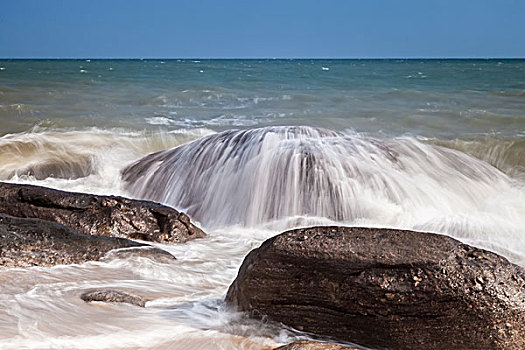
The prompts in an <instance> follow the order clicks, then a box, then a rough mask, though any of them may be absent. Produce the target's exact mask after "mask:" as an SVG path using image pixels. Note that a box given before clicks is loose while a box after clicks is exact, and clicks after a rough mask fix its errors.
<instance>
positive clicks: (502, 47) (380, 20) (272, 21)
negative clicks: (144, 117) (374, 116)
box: [0, 0, 525, 58]
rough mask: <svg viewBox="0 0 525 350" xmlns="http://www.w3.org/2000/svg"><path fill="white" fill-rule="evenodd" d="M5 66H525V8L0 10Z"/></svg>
mask: <svg viewBox="0 0 525 350" xmlns="http://www.w3.org/2000/svg"><path fill="white" fill-rule="evenodd" d="M0 57H1V58H389V57H391V58H393V57H396V58H419V57H422V58H431V57H454V58H459V57H520V58H523V57H525V1H523V0H468V1H467V0H455V1H448V0H443V1H439V0H434V1H429V0H302V1H295V0H244V1H240V0H239V1H235V0H215V1H211V0H202V1H199V0H189V1H185V0H180V1H176V0H173V1H167V0H166V1H161V0H148V1H146V0H144V1H135V0H125V1H122V0H103V1H102V0H83V1H78V0H62V1H59V0H46V1H44V0H31V1H30V0H0Z"/></svg>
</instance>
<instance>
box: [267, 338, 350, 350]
mask: <svg viewBox="0 0 525 350" xmlns="http://www.w3.org/2000/svg"><path fill="white" fill-rule="evenodd" d="M274 350H357V348H351V347H348V346H343V345H337V344H332V343H321V342H317V341H312V340H300V341H296V342H293V343H291V344H286V345H283V346H280V347H278V348H275V349H274Z"/></svg>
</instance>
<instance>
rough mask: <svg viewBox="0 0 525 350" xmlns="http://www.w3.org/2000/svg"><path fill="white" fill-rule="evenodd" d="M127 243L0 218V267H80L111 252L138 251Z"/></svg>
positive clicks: (52, 225)
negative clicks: (120, 249) (71, 265)
mask: <svg viewBox="0 0 525 350" xmlns="http://www.w3.org/2000/svg"><path fill="white" fill-rule="evenodd" d="M140 246H144V244H141V243H138V242H133V241H131V240H129V239H124V238H114V237H97V236H90V235H86V234H84V233H81V232H78V231H77V230H74V229H72V228H69V227H66V226H64V225H61V224H58V223H56V222H50V221H44V220H40V219H27V218H15V217H11V216H8V215H4V214H0V266H2V267H8V268H10V267H28V266H54V265H57V264H81V263H84V262H86V261H89V260H99V259H100V258H102V257H103V256H104V255H105V254H106V253H107V252H109V251H110V250H113V249H118V248H126V247H140Z"/></svg>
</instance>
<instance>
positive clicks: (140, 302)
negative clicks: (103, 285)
mask: <svg viewBox="0 0 525 350" xmlns="http://www.w3.org/2000/svg"><path fill="white" fill-rule="evenodd" d="M80 299H82V300H84V301H85V302H87V303H88V302H92V301H103V302H107V303H127V304H132V305H136V306H140V307H144V306H146V302H147V299H145V298H144V297H142V296H140V295H134V294H131V293H128V292H123V291H120V290H115V289H93V290H89V291H86V292H84V293H82V295H80Z"/></svg>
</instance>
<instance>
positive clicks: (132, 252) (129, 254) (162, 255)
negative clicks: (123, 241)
mask: <svg viewBox="0 0 525 350" xmlns="http://www.w3.org/2000/svg"><path fill="white" fill-rule="evenodd" d="M129 258H132V259H137V258H148V259H151V260H154V261H157V262H160V263H164V264H169V263H172V262H173V260H177V258H176V257H175V256H174V255H173V254H171V253H169V252H167V251H165V250H162V249H160V248H156V247H151V246H141V247H130V248H122V249H118V250H113V251H111V252H109V253H108V254H106V256H105V257H104V260H113V259H129Z"/></svg>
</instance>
